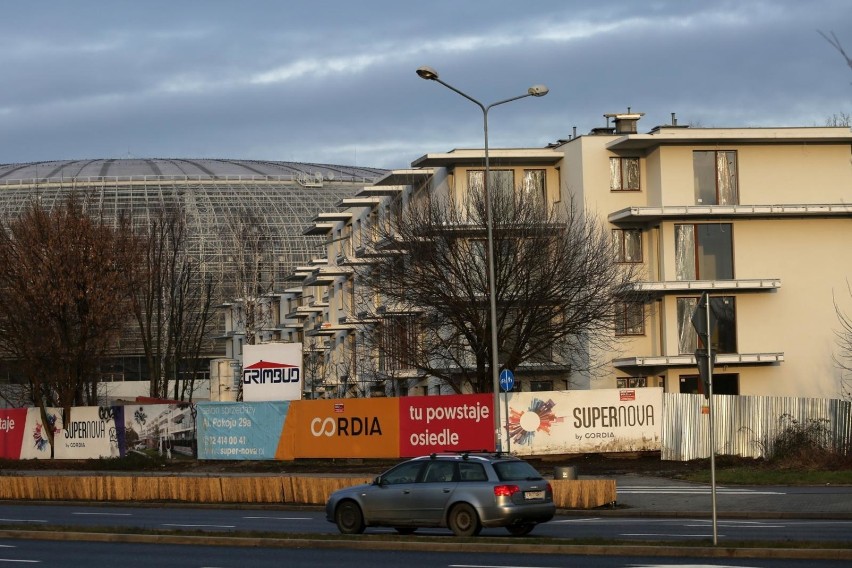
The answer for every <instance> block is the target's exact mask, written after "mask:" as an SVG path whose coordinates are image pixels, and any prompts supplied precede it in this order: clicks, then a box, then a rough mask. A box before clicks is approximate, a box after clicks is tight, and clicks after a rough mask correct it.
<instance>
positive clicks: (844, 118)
mask: <svg viewBox="0 0 852 568" xmlns="http://www.w3.org/2000/svg"><path fill="white" fill-rule="evenodd" d="M825 125H826V126H852V116H850V115H849V113H848V112H843V111H840V112H839V113H837V112H836V113H834V114H832V115H831V116H829V117H828V118H826V119H825Z"/></svg>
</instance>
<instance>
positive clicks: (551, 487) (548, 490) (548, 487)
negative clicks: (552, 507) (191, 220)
mask: <svg viewBox="0 0 852 568" xmlns="http://www.w3.org/2000/svg"><path fill="white" fill-rule="evenodd" d="M547 492H548V493H553V486H552V485H551V484H550V483H548V484H547Z"/></svg>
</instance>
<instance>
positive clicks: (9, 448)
mask: <svg viewBox="0 0 852 568" xmlns="http://www.w3.org/2000/svg"><path fill="white" fill-rule="evenodd" d="M26 426H27V409H26V408H8V409H6V408H4V409H0V458H2V459H6V460H17V459H20V458H21V444H22V443H23V441H24V432H25V430H26Z"/></svg>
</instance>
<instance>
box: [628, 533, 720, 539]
mask: <svg viewBox="0 0 852 568" xmlns="http://www.w3.org/2000/svg"><path fill="white" fill-rule="evenodd" d="M621 536H657V537H658V536H664V537H669V538H673V537H684V538H707V537H710V536H713V535H712V534H673V533H621ZM718 536H720V537H721V536H725V535H723V534H720V535H718Z"/></svg>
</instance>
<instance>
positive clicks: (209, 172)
mask: <svg viewBox="0 0 852 568" xmlns="http://www.w3.org/2000/svg"><path fill="white" fill-rule="evenodd" d="M384 173H386V172H385V170H380V169H377V168H366V167H365V168H362V167H357V166H341V165H330V164H313V163H301V162H274V161H264V160H224V159H216V160H214V159H197V160H194V159H162V158H156V159H154V158H152V159H138V158H132V159H97V160H59V161H52V162H29V163H25V164H2V165H0V184H10V183H33V182H36V181H47V180H69V179H77V180H80V179H92V178H129V177H132V178H148V177H159V178H167V179H168V178H172V179H175V178H177V179H181V178H194V179H221V178H224V179H251V178H258V177H261V178H283V179H293V180H299V179H304V180H307V179H311V180H316V179H321V180H340V181H371V180H374V179H376V178H378V177H380V176H381V175H383V174H384ZM320 176H322V177H320Z"/></svg>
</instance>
